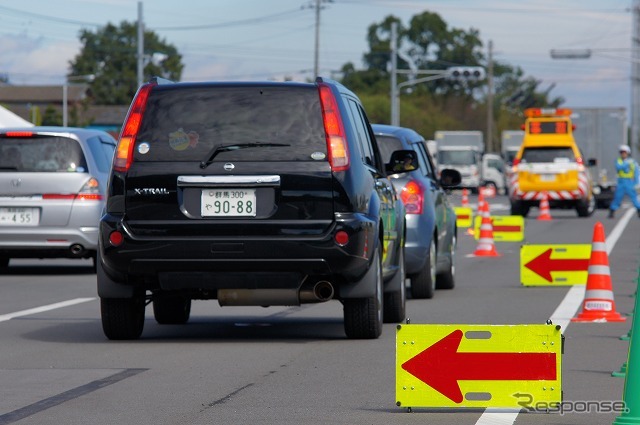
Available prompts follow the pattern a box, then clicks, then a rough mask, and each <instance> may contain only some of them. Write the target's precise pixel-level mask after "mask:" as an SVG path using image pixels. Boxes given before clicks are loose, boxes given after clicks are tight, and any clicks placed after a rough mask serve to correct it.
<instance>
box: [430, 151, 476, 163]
mask: <svg viewBox="0 0 640 425" xmlns="http://www.w3.org/2000/svg"><path fill="white" fill-rule="evenodd" d="M438 163H440V164H447V165H474V164H475V163H476V155H475V154H474V153H473V152H472V151H470V150H466V151H449V150H441V151H439V152H438Z"/></svg>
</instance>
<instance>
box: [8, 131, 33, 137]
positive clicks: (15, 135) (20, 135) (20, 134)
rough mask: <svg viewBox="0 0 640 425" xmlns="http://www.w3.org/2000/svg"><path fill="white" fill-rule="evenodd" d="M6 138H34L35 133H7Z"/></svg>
mask: <svg viewBox="0 0 640 425" xmlns="http://www.w3.org/2000/svg"><path fill="white" fill-rule="evenodd" d="M4 135H5V136H6V137H33V131H7V132H6V133H4Z"/></svg>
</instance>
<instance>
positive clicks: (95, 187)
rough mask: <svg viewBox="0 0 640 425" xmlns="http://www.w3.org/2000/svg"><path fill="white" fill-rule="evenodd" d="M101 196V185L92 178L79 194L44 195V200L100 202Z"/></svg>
mask: <svg viewBox="0 0 640 425" xmlns="http://www.w3.org/2000/svg"><path fill="white" fill-rule="evenodd" d="M102 198H103V197H102V194H100V183H98V180H96V179H95V178H94V177H91V178H90V179H89V181H88V182H86V183H85V184H84V186H82V189H80V192H78V193H43V194H42V199H45V200H75V199H80V200H83V201H100V200H101V199H102Z"/></svg>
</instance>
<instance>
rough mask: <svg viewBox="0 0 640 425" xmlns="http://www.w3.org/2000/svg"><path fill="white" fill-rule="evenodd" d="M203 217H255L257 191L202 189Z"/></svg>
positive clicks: (201, 206) (201, 205)
mask: <svg viewBox="0 0 640 425" xmlns="http://www.w3.org/2000/svg"><path fill="white" fill-rule="evenodd" d="M200 213H201V214H202V216H203V217H255V215H256V190H255V189H245V188H242V189H202V198H201V204H200Z"/></svg>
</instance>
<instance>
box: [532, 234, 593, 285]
mask: <svg viewBox="0 0 640 425" xmlns="http://www.w3.org/2000/svg"><path fill="white" fill-rule="evenodd" d="M590 257H591V245H590V244H553V245H522V246H521V247H520V283H521V284H522V285H524V286H567V285H586V283H587V278H588V277H589V273H588V269H589V258H590Z"/></svg>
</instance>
